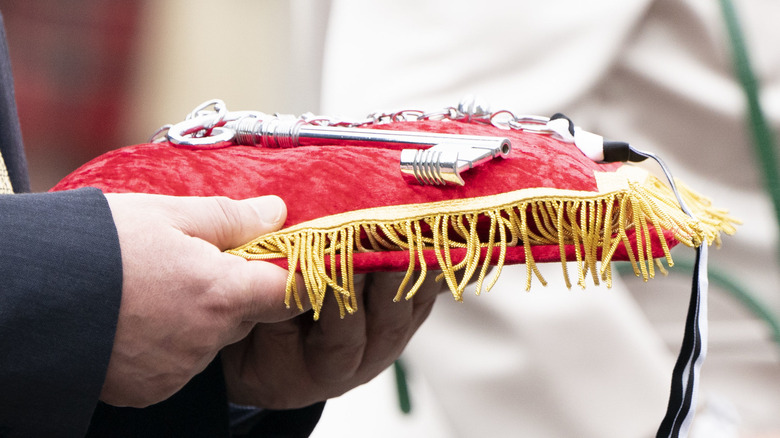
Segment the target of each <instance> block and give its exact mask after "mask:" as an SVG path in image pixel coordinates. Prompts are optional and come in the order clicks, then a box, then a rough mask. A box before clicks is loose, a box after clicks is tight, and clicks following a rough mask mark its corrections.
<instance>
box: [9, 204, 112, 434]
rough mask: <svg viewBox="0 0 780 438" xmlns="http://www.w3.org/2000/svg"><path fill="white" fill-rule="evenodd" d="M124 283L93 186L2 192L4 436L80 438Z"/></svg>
mask: <svg viewBox="0 0 780 438" xmlns="http://www.w3.org/2000/svg"><path fill="white" fill-rule="evenodd" d="M121 289H122V261H121V255H120V250H119V240H118V237H117V232H116V228H115V226H114V222H113V218H112V216H111V211H110V209H109V207H108V203H107V202H106V199H105V197H104V196H103V194H102V193H101V192H100V191H98V190H96V189H82V190H76V191H69V192H60V193H45V194H24V195H3V196H0V388H2V389H0V436H4V437H6V436H8V437H15V436H25V437H28V436H58V437H69V436H83V435H84V433H85V432H86V430H87V427H88V425H89V420H90V417H91V415H92V411H93V410H94V408H95V405H96V404H97V400H98V397H99V395H100V390H101V387H102V385H103V381H104V379H105V372H106V369H107V366H108V360H109V357H110V355H111V348H112V345H113V340H114V332H115V329H116V321H117V317H118V313H119V304H120V300H121Z"/></svg>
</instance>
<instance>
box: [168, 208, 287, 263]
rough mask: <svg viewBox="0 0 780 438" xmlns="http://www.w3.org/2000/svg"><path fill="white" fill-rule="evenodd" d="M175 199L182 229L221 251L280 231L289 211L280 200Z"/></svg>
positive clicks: (179, 224)
mask: <svg viewBox="0 0 780 438" xmlns="http://www.w3.org/2000/svg"><path fill="white" fill-rule="evenodd" d="M173 199H175V200H176V203H177V205H176V206H175V208H177V210H178V215H177V216H178V218H179V221H178V226H179V228H180V229H181V230H182V231H183V232H184V233H186V234H188V235H190V236H192V237H198V238H200V239H203V240H205V241H207V242H209V243H211V244H212V245H215V246H216V247H218V248H219V249H220V250H226V249H229V248H235V247H237V246H240V245H242V244H244V243H247V242H249V241H251V240H252V239H254V238H256V237H258V236H261V235H263V234H267V233H270V232H273V231H276V230H278V229H279V228H280V227H281V226H282V225H283V224H284V221H285V219H286V217H287V207H286V206H285V204H284V201H282V199H281V198H279V197H278V196H261V197H258V198H250V199H244V200H241V201H236V200H232V199H229V198H225V197H209V198H195V197H191V198H172V200H173Z"/></svg>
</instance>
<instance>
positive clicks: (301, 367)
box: [221, 315, 316, 409]
mask: <svg viewBox="0 0 780 438" xmlns="http://www.w3.org/2000/svg"><path fill="white" fill-rule="evenodd" d="M310 318H311V316H310V315H305V316H302V317H301V318H294V319H290V320H286V321H282V322H279V323H275V324H258V325H257V326H255V328H254V330H253V331H252V333H251V334H250V335H249V336H248V337H247V338H245V339H243V340H242V341H241V342H239V343H236V344H233V345H229V346H227V347H225V348H224V349H223V350H222V354H221V358H222V363H223V370H224V373H225V382H226V386H227V393H228V399H229V400H230V401H231V402H233V403H238V404H242V405H249V406H262V407H264V408H269V409H292V408H299V407H301V406H303V405H304V403H305V404H311V403H312V402H313V401H316V400H308V399H304V400H302V399H301V397H302V395H305V394H307V393H308V392H311V391H312V389H311V384H310V383H311V381H310V380H308V379H306V378H305V377H304V376H306V375H307V370H306V365H305V361H304V357H303V345H302V341H301V340H302V334H303V333H304V332H305V326H308V324H309V323H310Z"/></svg>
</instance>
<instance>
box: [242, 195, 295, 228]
mask: <svg viewBox="0 0 780 438" xmlns="http://www.w3.org/2000/svg"><path fill="white" fill-rule="evenodd" d="M251 204H252V208H254V209H255V211H256V212H257V216H258V217H259V218H260V220H261V221H262V222H263V223H264V224H266V225H271V226H277V225H281V224H280V222H281V221H283V220H284V218H285V216H286V213H287V206H286V205H285V204H284V201H282V198H280V197H278V196H263V197H260V198H254V199H252V200H251Z"/></svg>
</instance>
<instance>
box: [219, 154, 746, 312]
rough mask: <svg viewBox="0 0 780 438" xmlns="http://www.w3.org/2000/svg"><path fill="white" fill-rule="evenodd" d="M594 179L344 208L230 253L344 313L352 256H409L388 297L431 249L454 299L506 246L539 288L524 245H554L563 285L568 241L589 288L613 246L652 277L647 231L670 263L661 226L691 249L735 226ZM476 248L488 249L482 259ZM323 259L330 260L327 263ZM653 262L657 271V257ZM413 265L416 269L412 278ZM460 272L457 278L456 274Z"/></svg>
mask: <svg viewBox="0 0 780 438" xmlns="http://www.w3.org/2000/svg"><path fill="white" fill-rule="evenodd" d="M596 179H597V182H598V186H599V191H598V192H583V191H572V190H560V189H550V188H531V189H523V190H517V191H513V192H507V193H502V194H497V195H492V196H484V197H478V198H468V199H457V200H452V201H442V202H432V203H426V204H414V205H400V206H388V207H379V208H372V209H366V210H358V211H352V212H347V213H342V214H338V215H333V216H328V217H323V218H319V219H315V220H311V221H308V222H304V223H300V224H297V225H295V226H292V227H289V228H286V229H283V230H280V231H277V232H275V233H271V234H267V235H264V236H261V237H259V238H257V239H255V240H253V241H251V242H249V243H247V244H245V245H243V246H241V247H238V248H235V249H231V250H228V252H229V253H232V254H236V255H239V256H241V257H244V258H246V259H249V260H271V259H279V258H281V259H286V260H287V263H288V269H289V275H288V278H287V295H286V299H285V304H286V305H287V306H288V307H289V306H291V305H292V302H294V303H295V305H296V306H297V307H299V308H301V307H302V302H301V297H300V296H299V294H298V285H297V284H296V276H295V273H296V272H297V271H300V273H301V275H302V277H303V281H304V286H305V288H306V291H307V294H308V300H309V301H310V302H311V305H312V308H313V310H314V317H315V319H316V318H318V317H319V313H320V310H321V308H322V303H323V301H324V299H325V294H326V293H327V290H328V288H330V289H331V290H333V292H334V295H335V297H336V301H337V303H338V305H339V308H340V311H341V314H342V316H344V314H345V313H353V312H354V311H355V310H357V303H356V300H355V294H354V285H353V257H354V254H355V253H356V252H372V251H407V252H408V254H409V265H408V269H407V272H406V276H405V278H404V280H403V282H402V284H401V286H400V287H399V289H398V293H397V295H396V297H395V300H396V301H398V300H400V299H401V298H402V297H405V298H406V299H409V298H411V297H412V296H414V294H415V292H416V291H417V290H418V289H419V287H420V285H421V284H422V282H423V280H424V279H425V277H426V274H427V270H428V268H427V265H426V262H425V259H424V257H423V251H424V250H433V252H434V253H435V255H436V260H437V262H438V265H439V269H441V271H442V272H441V274H440V275H439V278H438V279H441V278H443V279H444V280H445V281H446V282H447V285H448V286H449V288H450V290H451V291H452V294H453V296H454V297H455V299H456V300H462V297H463V292H464V289H465V288H466V286H467V284H469V283H470V282H471V281H472V279H473V278H474V276H475V275H476V276H477V278H476V290H477V294H479V293H480V292H481V290H482V289H483V286H486V287H485V290H490V288H491V287H492V286H493V285H494V284H495V283H496V281H497V279H498V276H499V275H500V273H501V268H502V266H503V265H504V262H505V255H506V250H507V248H508V247H511V246H519V245H522V246H523V248H524V253H525V265H526V272H527V279H526V290H528V289H530V287H531V283H532V279H533V278H534V277H536V278H537V279H538V280H539V281H540V283H542V284H543V285H545V284H546V282H545V280H544V278H543V277H542V275H541V273H540V272H539V270H538V269H537V267H536V263H535V262H534V259H533V255H532V252H531V247H532V246H534V245H558V246H559V247H560V261H561V263H562V268H563V276H564V278H565V281H566V284H567V286H568V287H571V280H570V278H569V273H568V270H567V265H566V262H567V259H566V251H565V247H566V246H567V245H573V246H574V249H575V259H574V260H568V261H573V262H576V266H577V274H576V275H577V284H578V285H579V286H580V287H583V288H584V287H585V285H586V281H585V279H586V277H587V276H588V275H589V274H590V276H591V277H592V280H593V282H594V284H596V285H598V284H599V280H602V281H604V282H605V283H606V284H607V286H610V285H611V281H612V273H611V267H610V262H611V260H612V257H613V255H614V253H615V251H616V250H617V248H618V246H619V245H620V244H621V243H623V244H624V245H625V246H626V248H628V251H627V252H628V257H629V261H630V262H631V263H632V265H633V266H634V272H635V273H636V275H638V276H641V277H642V278H643V279H645V280H647V279H649V278H652V277H653V276H654V275H655V267H654V263H653V258H652V254H653V251H652V248H651V239H650V233H652V232H655V233H657V234H658V237H659V238H660V242H661V245H662V247H663V253H664V258H665V259H666V262H667V264H668V265H669V266H672V265H673V261H672V258H671V255H670V252H669V247H668V246H667V243H666V240H665V239H664V237H663V235H662V232H663V230H668V231H671V232H672V233H673V235H674V237H675V239H677V240H678V241H679V242H680V243H682V244H684V245H687V246H691V247H694V246H698V245H701V244H702V243H704V242H707V243H708V244H712V243H715V244H717V245H719V244H720V233H721V232H724V233H726V234H732V233H734V232H735V228H734V224H736V223H738V221H737V220H735V219H733V218H731V217H729V216H728V215H727V213H726V212H725V211H723V210H718V209H715V208H713V207H712V205H711V203H710V201H709V200H708V199H706V198H704V197H702V196H700V195H697V194H695V193H693V192H692V191H690V190H688V189H687V188H685V187H684V186H682V185H680V186H679V188H680V191H681V194H682V196H683V197H684V201H685V202H686V203H687V204H688V205H689V207H690V208H691V209H692V210H693V212H694V214H695V216H696V219H692V218H691V217H689V216H687V215H686V214H685V213H683V212H682V210H681V209H680V207H679V205H678V204H677V201H676V199H675V197H674V194H673V192H672V191H671V189H669V188H668V187H667V186H666V185H664V184H663V183H662V182H660V181H659V180H658V179H657V178H655V177H653V176H651V175H649V174H648V173H647V172H645V171H644V170H642V169H639V168H636V167H633V166H623V167H621V168H620V169H619V170H618V171H617V172H613V173H597V175H596ZM480 220H482V221H484V222H485V223H489V227H488V229H487V232H485V231H484V230H482V231H481V232H480V233H478V232H477V222H478V221H480ZM631 229H633V230H635V232H636V239H635V240H636V252H634V251H632V250H631V248H632V246H631V244H630V242H629V238H628V235H627V233H626V231H627V230H631ZM453 233H454V235H453ZM361 235H363V236H365V237H366V239H365V241H361ZM452 248H465V254H466V255H465V257H464V258H463V259H462V260H458V261H454V260H453V257H452V255H451V249H452ZM483 248H485V249H487V254H488V257H485V258H484V260H482V257H481V254H482V249H483ZM496 248H498V252H499V256H498V259H497V261H495V263H494V264H495V265H496V268H495V273H494V274H493V275H492V278H491V279H490V280H489V281H488V282H487V284H486V285H485V280H486V276H487V273H488V269H489V267H490V265H491V257H490V254H493V251H494V249H496ZM599 250H600V253H601V256H600V258H599V256H598V254H599ZM326 259H327V260H330V261H334V260H338V263H332V262H331V263H326ZM599 264H600V267H599V266H598V265H599ZM657 265H658V267H659V269H660V270H661V271H662V272H665V271H664V268H663V266H662V265H661V263H660V261H659V262H658V263H657ZM337 266H338V267H337ZM415 267H418V269H417V270H418V271H419V273H418V274H417V277H416V279H415V278H414V275H415V271H416V269H415ZM459 272H462V275H461V276H460V279H458V277H457V276H456V273H459ZM413 281H414V283H412V282H413ZM410 284H411V286H410Z"/></svg>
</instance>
